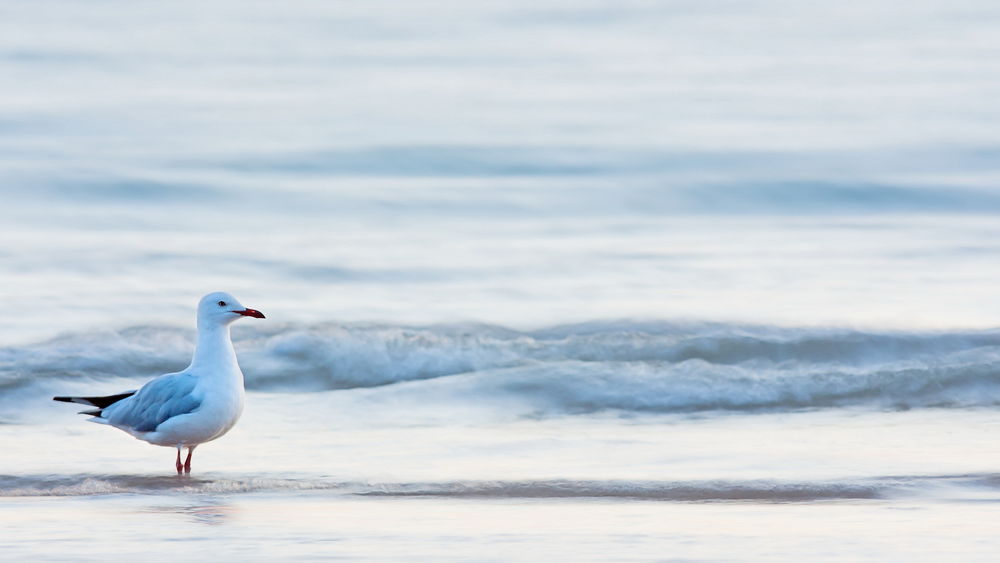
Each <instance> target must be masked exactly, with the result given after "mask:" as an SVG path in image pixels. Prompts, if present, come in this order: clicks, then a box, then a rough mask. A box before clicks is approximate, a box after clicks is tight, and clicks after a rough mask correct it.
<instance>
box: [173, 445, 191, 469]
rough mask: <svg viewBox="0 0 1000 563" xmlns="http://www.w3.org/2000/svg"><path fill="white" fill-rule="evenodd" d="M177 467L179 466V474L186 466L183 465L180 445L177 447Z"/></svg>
mask: <svg viewBox="0 0 1000 563" xmlns="http://www.w3.org/2000/svg"><path fill="white" fill-rule="evenodd" d="M188 461H190V458H189V459H188ZM176 467H177V474H178V475H180V474H181V471H182V470H183V469H184V466H183V465H181V449H180V448H179V447H178V448H177V465H176Z"/></svg>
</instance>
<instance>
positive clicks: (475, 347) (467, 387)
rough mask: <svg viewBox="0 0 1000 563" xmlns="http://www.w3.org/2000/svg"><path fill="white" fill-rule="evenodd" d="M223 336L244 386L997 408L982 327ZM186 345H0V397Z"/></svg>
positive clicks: (184, 336)
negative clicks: (242, 375) (236, 357)
mask: <svg viewBox="0 0 1000 563" xmlns="http://www.w3.org/2000/svg"><path fill="white" fill-rule="evenodd" d="M234 341H235V344H236V347H237V352H238V354H239V356H240V361H241V364H242V366H243V368H244V372H245V374H246V383H247V387H248V389H250V390H252V391H253V390H257V391H273V392H302V391H332V390H349V389H355V390H362V389H369V392H367V394H362V395H358V397H368V398H370V397H372V396H376V395H377V396H381V397H391V398H392V399H393V400H403V401H405V400H407V399H409V400H412V401H420V402H426V401H431V402H437V403H446V402H453V403H464V404H470V403H472V404H474V403H482V404H486V403H489V402H497V401H502V402H503V404H506V405H511V406H513V408H515V409H516V410H517V411H518V412H520V413H522V414H524V413H532V414H541V415H545V414H559V413H586V412H597V411H604V410H618V411H627V412H692V411H706V410H741V411H744V410H754V409H767V410H781V409H803V408H823V407H846V406H867V407H875V408H920V407H979V406H993V405H998V404H1000V333H997V332H993V331H984V332H964V333H959V332H951V333H902V332H863V331H856V330H843V329H819V328H808V329H806V328H779V327H766V326H737V325H721V324H697V323H687V324H685V323H667V322H634V321H617V322H594V323H586V324H580V325H572V326H560V327H552V328H547V329H542V330H536V331H514V330H509V329H505V328H502V327H496V326H484V325H450V326H434V327H404V326H391V325H331V324H322V325H310V326H273V327H268V328H266V329H256V328H251V329H247V330H242V329H240V330H236V331H234ZM192 346H193V333H192V332H191V331H188V330H182V329H177V328H170V327H149V326H147V327H132V328H126V329H122V330H116V331H112V330H106V331H100V332H86V333H74V334H67V335H63V336H61V337H59V338H55V339H52V340H48V341H45V342H40V343H37V344H33V345H29V346H23V347H15V348H6V349H0V391H2V390H7V391H8V393H7V394H8V395H11V393H10V392H13V391H18V390H20V391H31V390H34V391H37V392H47V391H50V390H54V389H60V392H62V391H65V389H66V388H67V387H73V388H78V387H79V388H83V387H84V386H85V385H89V386H91V387H93V386H95V385H97V384H101V385H105V384H110V383H109V382H108V380H109V379H110V380H114V381H112V382H113V383H114V384H115V385H124V384H128V385H134V384H135V383H136V382H137V381H138V380H139V379H140V378H148V377H150V376H154V375H158V374H161V373H167V372H171V371H177V370H180V369H183V367H184V366H185V365H186V361H187V358H189V357H190V351H191V348H192ZM120 379H126V380H128V381H127V382H120V381H118V380H120ZM102 382H104V383H102ZM114 390H115V389H111V388H110V387H109V389H108V391H109V392H111V391H114ZM2 398H3V395H0V399H2Z"/></svg>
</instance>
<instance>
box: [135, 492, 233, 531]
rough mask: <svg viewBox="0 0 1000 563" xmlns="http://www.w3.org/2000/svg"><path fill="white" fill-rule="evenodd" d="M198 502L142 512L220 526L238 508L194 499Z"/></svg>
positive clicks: (151, 507)
mask: <svg viewBox="0 0 1000 563" xmlns="http://www.w3.org/2000/svg"><path fill="white" fill-rule="evenodd" d="M192 500H194V501H196V502H191V503H189V504H181V505H158V506H150V507H146V508H144V509H142V510H141V511H140V512H145V513H154V514H178V515H181V516H183V517H184V518H185V519H186V520H188V521H190V522H194V523H196V524H208V525H209V526H218V525H221V524H225V523H226V521H227V520H229V519H230V518H231V517H232V516H233V515H234V514H235V513H236V508H235V507H234V506H233V505H231V504H229V503H227V502H225V501H222V500H220V499H192Z"/></svg>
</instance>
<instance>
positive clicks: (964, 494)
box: [0, 473, 1000, 503]
mask: <svg viewBox="0 0 1000 563" xmlns="http://www.w3.org/2000/svg"><path fill="white" fill-rule="evenodd" d="M998 490H1000V476H998V475H995V474H971V475H913V476H891V477H881V476H880V477H870V478H855V479H847V480H829V481H776V480H710V481H644V480H635V481H632V480H571V479H548V480H535V481H474V480H471V481H445V482H415V483H392V482H390V483H373V482H352V481H337V480H333V479H330V478H326V477H311V476H302V477H299V478H275V477H270V476H257V477H230V476H224V475H222V476H208V477H190V476H174V475H170V476H165V475H164V476H156V475H108V474H87V473H82V474H69V475H20V476H15V475H0V498H2V497H38V496H55V497H67V496H96V495H115V494H159V495H191V494H210V495H216V494H239V493H256V492H307V491H313V492H323V493H327V494H340V495H348V496H361V497H389V498H402V497H425V498H456V499H470V498H475V499H498V500H500V499H598V500H600V499H604V500H608V499H612V500H642V501H666V502H761V503H775V502H781V503H786V502H814V501H838V500H840V501H863V500H878V499H886V498H900V497H904V498H905V497H914V496H937V497H944V498H969V495H970V493H972V494H976V495H979V496H982V495H983V494H987V495H992V494H994V493H996V492H997V491H998Z"/></svg>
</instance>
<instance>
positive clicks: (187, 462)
mask: <svg viewBox="0 0 1000 563" xmlns="http://www.w3.org/2000/svg"><path fill="white" fill-rule="evenodd" d="M193 453H194V446H190V447H189V448H188V456H187V459H186V460H184V473H191V454H193ZM180 456H181V451H180V450H177V463H180V459H181V457H180Z"/></svg>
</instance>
